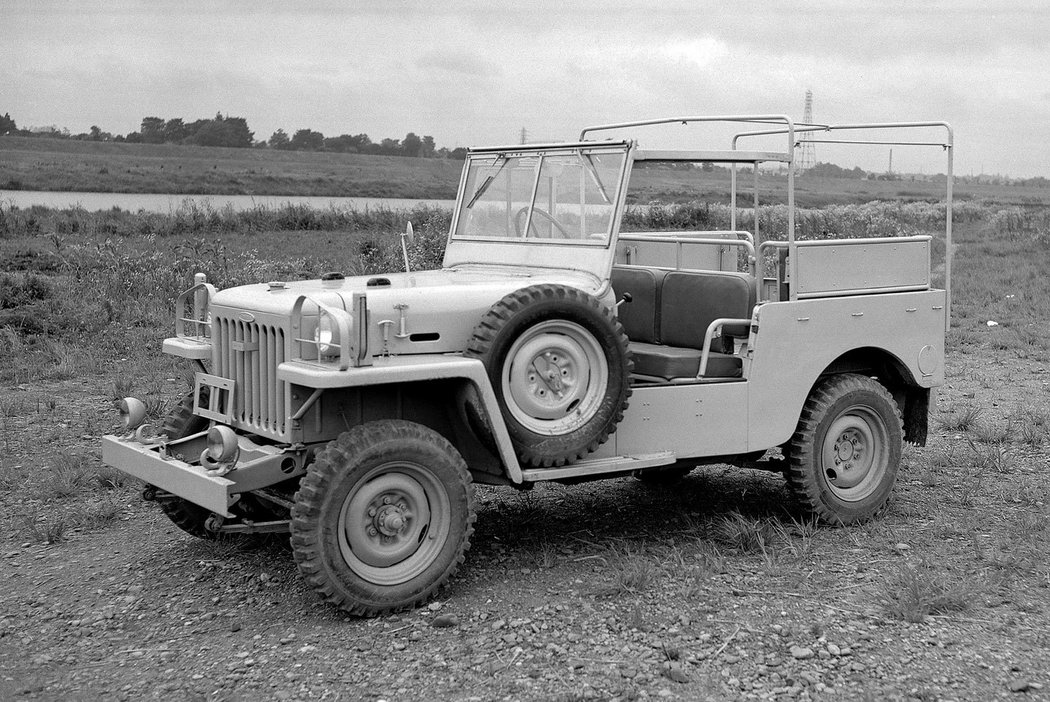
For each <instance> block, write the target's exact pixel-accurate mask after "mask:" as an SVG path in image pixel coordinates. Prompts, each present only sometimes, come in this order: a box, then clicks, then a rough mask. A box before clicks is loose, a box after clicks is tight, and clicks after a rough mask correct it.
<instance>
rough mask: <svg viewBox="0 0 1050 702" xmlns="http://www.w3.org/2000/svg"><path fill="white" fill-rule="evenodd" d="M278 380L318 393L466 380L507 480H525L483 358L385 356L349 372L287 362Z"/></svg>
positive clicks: (328, 366)
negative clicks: (432, 381) (470, 387)
mask: <svg viewBox="0 0 1050 702" xmlns="http://www.w3.org/2000/svg"><path fill="white" fill-rule="evenodd" d="M277 378H278V379H279V380H283V381H286V382H288V383H292V384H294V385H301V386H304V387H308V388H314V389H315V390H318V391H323V390H331V389H336V388H354V387H367V386H374V385H397V384H403V383H414V382H420V381H426V380H444V379H461V380H466V381H467V382H469V383H470V384H471V385H472V386H473V387H474V389H475V391H476V393H477V402H476V403H475V409H476V410H477V411H479V412H480V413H482V417H481V418H482V420H483V422H484V423H485V425H486V428H487V429H489V430H490V431H491V433H492V439H493V441H494V442H495V449H496V453H497V454H498V458H499V459H500V461H501V462H502V463H503V465H504V468H505V470H506V474H507V478H508V479H509V480H510V481H511V482H512V483H515V484H519V483H521V482H523V480H524V478H523V476H522V471H521V465H520V464H519V463H518V459H517V456H516V455H515V453H514V446H513V444H511V441H510V434H509V433H508V432H507V425H506V423H505V422H504V421H503V414H502V412H501V411H500V408H499V402H498V401H497V400H496V393H495V392H494V391H493V389H492V383H491V382H489V376H488V373H487V372H486V371H485V366H484V365H483V364H482V362H481V361H480V360H479V359H476V358H465V357H463V356H459V355H453V354H434V355H413V356H385V357H378V358H375V359H373V364H372V365H371V366H362V367H356V368H354V367H351V368H347V369H346V370H337V369H335V368H334V367H332V366H330V365H322V364H319V363H311V362H309V361H287V362H285V363H282V364H280V365H279V366H278V367H277ZM302 411H303V410H300V412H302Z"/></svg>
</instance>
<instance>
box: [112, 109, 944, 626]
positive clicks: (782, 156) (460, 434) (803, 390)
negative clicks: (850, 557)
mask: <svg viewBox="0 0 1050 702" xmlns="http://www.w3.org/2000/svg"><path fill="white" fill-rule="evenodd" d="M679 123H681V124H697V123H703V124H711V123H719V124H722V125H725V124H728V125H730V127H735V128H736V129H740V130H742V131H739V132H736V133H735V135H734V136H733V137H732V140H731V143H730V148H729V149H725V150H714V151H692V150H675V151H666V150H646V149H644V148H642V146H640V144H639V142H638V141H637V140H635V139H628V138H598V137H599V135H601V136H603V137H604V134H602V133H609V132H613V133H618V134H623V133H625V132H626V133H629V134H631V135H632V136H635V135H637V134H638V131H637V130H639V129H641V128H644V127H651V126H660V125H677V124H679ZM861 129H863V130H866V131H865V132H864V133H865V134H869V133H877V134H883V135H887V136H886V138H885V140H884V141H879V142H878V143H887V144H916V143H919V142H915V141H913V140H903V139H902V138H901V137H900V136H899V135H900V134H901V133H902V130H924V132H923V134H924V135H927V134H929V132H930V131H931V130H936V131H937V133H938V134H941V133H943V134H944V135H945V136H944V137H943V139H941V140H940V141H930V140H929V139H927V140H926V141H925V142H921V143H920V145H925V146H929V145H931V144H933V145H937V146H940V147H943V149H944V150H945V151H946V153H947V156H948V171H947V173H948V178H947V193H946V218H945V219H946V228H945V229H946V230H945V241H946V244H947V247H946V251H947V253H946V254H945V279H946V281H949V280H950V273H951V259H950V252H951V222H952V215H951V206H952V204H951V203H952V192H951V187H952V173H951V163H952V149H953V144H952V131H951V128H950V127H949V126H948V125H947V124H945V123H939V122H938V123H926V122H919V123H900V124H875V125H796V124H795V123H794V122H793V121H792V120H791V119H790V118H788V117H786V116H782V115H773V116H765V115H758V116H740V117H736V116H730V117H675V118H667V119H655V120H646V121H642V122H627V123H620V124H611V125H601V126H597V127H590V128H587V129H584V130H583V132H582V133H581V134H580V138H579V140H578V141H576V142H571V143H558V144H544V145H514V146H505V147H495V148H475V149H471V150H469V152H468V154H467V157H466V161H465V164H464V168H463V173H462V176H461V180H460V186H459V193H458V197H457V201H456V204H455V210H454V212H453V216H452V224H451V228H450V232H449V235H448V241H447V247H446V250H445V254H444V261H443V265H442V267H441V269H440V270H429V271H413V270H408V256H407V249H404V250H405V251H406V254H405V264H406V265H405V267H406V270H405V271H404V272H396V273H388V274H383V275H367V276H357V277H344V276H343V275H341V274H339V273H330V274H325V275H323V276H322V277H321V278H320V279H319V280H302V281H272V282H268V283H261V284H257V285H247V286H242V287H235V288H231V289H227V290H217V289H216V288H215V287H214V286H213V285H211V284H210V283H208V282H207V281H206V280H205V279H204V278H203V276H202V275H200V274H198V276H197V279H196V281H195V284H194V285H193V286H192V287H190V288H189V289H188V290H187V291H186V292H184V293H183V294H182V295H181V296H179V298H178V300H177V302H176V333H175V336H173V337H171V338H169V339H166V340H165V341H164V346H163V348H164V351H165V352H166V353H169V354H173V355H175V356H178V357H182V358H184V359H188V360H189V361H191V362H193V363H195V364H196V365H197V372H196V373H195V376H194V382H193V387H192V390H191V391H189V392H188V393H187V394H186V395H185V397H183V398H182V400H181V402H180V403H179V404H178V405H177V406H176V407H175V409H174V410H173V411H171V412H170V414H169V415H168V416H167V417H166V418H165V419H164V420H163V423H162V424H161V425H160V426H159V427H156V428H153V427H150V426H148V425H146V424H144V423H143V421H144V418H145V414H146V413H145V409H144V406H143V404H142V402H140V401H138V400H135V399H133V398H127V399H125V400H124V401H123V402H122V403H120V406H121V413H122V416H123V423H124V433H123V434H122V435H120V436H116V435H111V436H106V437H104V439H103V457H104V460H105V462H106V463H107V464H109V465H111V466H113V467H115V468H117V469H119V470H121V471H124V472H125V473H128V474H130V475H132V476H134V477H136V478H139V479H140V480H142V481H143V482H145V483H146V488H145V490H144V493H143V494H144V497H145V498H146V499H148V500H153V501H155V502H156V503H157V504H158V505H159V506H160V508H161V509H162V510H163V512H164V513H165V514H166V515H167V516H168V517H169V518H170V519H171V521H172V522H174V524H176V525H177V526H178V527H179V528H181V529H183V530H184V531H186V532H188V533H189V534H192V535H193V536H196V537H200V538H205V539H214V538H219V537H223V536H227V535H230V536H233V535H251V534H265V533H290V543H291V548H292V552H293V554H294V558H295V561H296V563H297V564H298V567H299V570H300V571H301V573H302V575H303V577H304V578H305V579H306V580H307V582H308V583H309V585H310V586H311V587H312V589H314V590H315V591H316V592H317V593H319V594H320V595H321V597H323V598H324V599H325V600H326V601H328V602H329V603H331V604H332V605H334V606H336V607H339V608H341V609H343V610H345V611H347V612H349V613H353V614H357V615H375V614H379V613H384V612H389V611H393V610H398V609H404V608H408V607H413V606H416V605H418V604H420V603H422V602H424V601H426V600H427V599H428V598H430V597H432V596H433V595H434V594H435V593H436V592H437V591H438V589H439V588H440V587H442V585H444V584H445V583H446V582H447V581H448V580H449V578H450V577H451V576H452V575H453V573H454V572H455V571H456V569H457V568H458V566H459V564H460V563H462V562H463V560H464V558H465V555H466V553H467V550H468V548H469V546H470V540H471V536H472V533H473V530H474V520H475V513H474V503H473V492H472V483H482V484H487V485H502V486H508V487H513V488H517V489H522V490H523V489H529V488H531V487H532V486H533V485H534V484H535V483H537V482H539V481H551V480H553V481H561V482H579V481H584V480H594V479H601V478H617V477H623V476H629V475H634V476H636V477H637V478H639V479H641V480H645V481H662V482H666V481H672V480H676V479H679V478H681V477H683V476H684V475H686V474H687V473H688V472H689V471H691V470H692V469H693V468H694V467H696V466H698V465H701V464H709V463H728V464H732V465H738V466H744V467H751V468H763V469H768V470H776V471H780V472H782V473H783V474H784V475H785V477H786V480H787V483H788V485H789V486H790V488H791V489H792V491H793V492H794V493H795V495H796V496H797V498H798V500H799V502H800V504H801V505H802V506H803V507H804V508H805V509H806V510H808V511H810V512H811V513H812V514H813V515H814V516H815V517H816V518H817V519H819V520H820V521H822V522H825V523H829V524H850V523H855V522H858V521H862V520H866V519H870V518H872V517H873V516H875V515H877V514H878V513H879V511H880V510H881V509H883V507H884V506H885V505H886V503H887V500H888V499H889V497H890V494H891V492H892V490H893V487H894V483H895V480H896V477H897V472H898V467H899V464H900V460H901V451H902V445H903V442H904V441H905V440H907V441H911V442H914V443H917V444H923V443H924V442H925V439H926V433H927V415H928V410H929V405H930V399H931V391H932V389H933V388H936V387H937V386H939V385H941V384H942V383H943V382H944V336H945V329H946V328H947V325H948V320H949V298H950V285H949V283H948V282H946V283H945V285H944V288H945V289H943V290H942V289H936V288H934V287H933V285H932V282H931V272H932V270H931V242H932V238H931V237H930V236H898V237H872V238H861V239H835V238H819V239H811V240H804V241H800V240H798V239H797V238H796V235H795V222H794V214H795V206H794V185H795V182H794V179H795V166H796V163H795V158H794V153H795V150H796V148H797V146H798V140H799V139H800V138H802V137H804V136H805V135H806V134H807V133H814V132H819V133H820V134H821V135H822V136H824V135H827V136H826V138H827V140H828V141H837V142H840V143H841V142H845V143H850V142H851V139H850V137H851V135H855V134H857V133H858V132H857V131H856V130H861ZM909 139H910V137H909ZM758 140H775V145H776V146H775V147H774V148H773V149H772V150H767V151H753V150H745V149H743V148H740V147H741V145H742V144H752V143H755V142H756V141H758ZM853 141H855V142H856V143H871V142H870V141H867V140H860V139H859V138H857V139H854V140H853ZM781 145H782V146H781ZM647 163H656V164H660V163H671V164H690V165H689V166H688V167H687V168H686V170H684V171H682V172H685V173H688V172H689V171H688V168H693V167H695V166H696V165H697V164H720V165H722V166H723V167H727V168H729V169H731V173H732V180H731V202H732V217H733V220H732V223H731V226H730V228H729V229H728V230H720V231H673V232H666V231H665V232H648V231H647V232H639V233H621V230H620V224H621V219H622V217H623V215H624V210H625V206H626V200H627V189H628V184H629V180H630V177H631V174H632V172H633V170H634V169H635V167H637V166H640V165H643V166H644V165H645V164H647ZM771 167H775V168H779V169H780V171H779V173H780V175H779V177H778V178H777V181H778V182H780V181H783V182H785V183H786V188H785V190H786V193H785V195H786V202H787V213H788V214H787V226H786V232H785V233H784V238H783V239H782V240H778V239H774V238H771V237H765V239H764V238H763V235H764V234H766V233H765V232H759V231H757V230H758V226H757V224H756V226H754V227H753V228H752V229H753V230H752V231H746V230H743V229H738V227H737V213H738V211H741V210H739V209H738V208H737V197H738V183H737V180H738V179H737V175H738V169H746V171H747V172H750V173H752V174H753V175H754V177H755V188H754V202H753V208H754V210H753V212H755V213H757V212H758V208H759V202H758V196H759V187H758V180H759V175H760V173H763V172H768V171H769V170H771ZM753 219H754V221H755V222H758V221H759V218H758V217H757V216H756V217H754V218H753ZM410 238H411V224H409V228H408V231H406V233H405V234H404V235H403V239H402V245H403V247H404V242H405V241H408V240H410Z"/></svg>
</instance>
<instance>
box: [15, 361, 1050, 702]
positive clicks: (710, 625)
mask: <svg viewBox="0 0 1050 702" xmlns="http://www.w3.org/2000/svg"><path fill="white" fill-rule="evenodd" d="M948 369H949V380H948V385H947V386H946V387H944V388H942V390H941V393H940V402H939V408H938V409H937V410H936V411H935V412H934V413H933V417H934V419H933V421H932V423H931V424H932V436H931V441H930V444H929V446H927V447H926V448H923V449H917V448H911V447H909V448H908V449H907V451H906V454H905V460H904V466H903V467H902V472H901V474H900V479H899V482H898V485H897V489H896V493H895V498H894V500H893V502H892V503H891V506H890V508H889V510H888V511H887V513H886V514H885V515H884V516H883V517H882V518H881V519H879V520H877V521H874V522H871V523H868V524H864V525H861V526H855V527H849V528H839V529H836V528H821V527H814V525H813V524H811V523H810V522H808V521H807V520H806V518H805V515H802V514H800V513H799V512H798V508H797V507H796V506H795V505H794V502H793V500H792V499H791V497H790V495H789V493H788V491H787V490H786V488H785V486H784V481H783V480H782V479H781V477H780V476H778V475H772V474H766V473H758V472H746V471H741V470H739V469H731V468H728V467H723V466H713V467H705V468H701V469H698V470H697V471H695V472H694V473H693V474H692V475H690V476H689V477H687V478H686V479H685V480H684V481H683V482H682V483H680V484H679V485H678V486H676V487H674V488H671V489H667V488H664V489H659V488H651V487H647V486H645V485H643V484H642V483H640V482H638V481H636V480H633V479H617V480H613V481H606V482H598V483H591V484H586V485H578V486H573V487H565V486H539V487H537V488H536V489H535V490H534V491H532V492H526V493H517V492H514V491H512V490H509V489H492V488H479V489H478V491H477V494H478V521H477V529H476V533H475V536H474V540H473V547H472V549H471V551H470V553H469V554H468V558H467V562H466V564H465V565H464V567H463V568H462V569H461V571H460V572H459V574H458V575H457V576H456V577H454V578H453V581H452V583H451V585H450V586H449V587H448V588H447V589H446V590H444V591H442V593H441V594H440V596H439V598H438V599H437V600H436V601H434V602H433V603H431V604H430V605H429V606H428V607H424V608H421V609H418V610H415V611H411V612H407V613H402V614H399V615H395V616H389V617H385V618H378V619H356V618H347V617H346V616H344V615H342V614H340V613H339V612H337V611H335V610H333V609H331V608H330V607H328V606H326V605H324V604H322V603H321V601H320V600H319V598H317V597H316V596H315V595H314V594H313V593H311V592H309V591H308V590H307V589H306V587H305V585H304V582H303V580H302V579H301V578H300V577H299V575H298V573H297V571H296V568H295V565H294V563H293V561H292V558H291V554H290V553H289V552H288V550H287V549H286V547H284V546H282V545H281V544H279V543H270V544H268V545H265V546H262V547H257V548H254V549H249V548H243V547H239V546H237V545H230V544H213V543H206V542H202V541H197V540H194V539H193V538H191V537H189V536H186V535H184V534H183V533H182V532H180V531H178V530H177V529H176V528H175V527H174V526H172V525H171V524H170V523H169V522H168V521H167V520H166V518H165V517H163V515H161V514H160V512H159V510H157V509H156V508H154V507H153V506H152V505H148V504H144V503H142V502H141V501H140V500H139V499H138V495H137V492H136V491H135V490H134V489H132V488H131V487H126V488H124V489H122V490H118V491H116V492H115V493H114V494H115V498H114V499H116V500H117V502H118V507H119V509H117V510H116V511H115V514H114V519H113V520H112V521H111V522H110V523H109V524H107V525H105V526H101V527H91V526H82V527H76V528H72V529H70V530H68V531H67V533H65V534H64V535H63V537H64V538H63V539H62V540H60V542H59V543H54V544H47V543H44V542H43V541H42V540H41V538H39V536H40V535H39V532H38V531H34V530H33V529H32V528H30V526H31V525H29V526H27V524H26V523H25V522H24V519H25V518H23V519H22V521H20V520H19V518H17V515H20V514H23V513H30V514H36V515H37V516H36V517H35V518H36V519H37V520H38V521H40V520H45V519H46V515H40V514H39V513H36V512H32V511H31V509H32V508H33V505H31V504H14V503H13V502H12V500H11V499H10V498H7V497H5V498H3V499H2V500H0V508H2V510H3V511H4V513H5V515H6V517H8V518H7V519H4V520H3V525H4V532H3V535H2V540H0V573H2V578H3V589H2V591H0V699H48V700H51V699H99V698H101V699H127V700H132V699H186V700H197V699H199V700H213V699H214V700H238V699H282V700H283V699H294V700H299V699H303V700H309V699H331V700H339V699H342V700H357V699H363V700H380V699H382V700H422V699H428V700H429V699H451V700H503V699H507V700H517V699H522V700H530V699H559V700H580V699H602V700H614V699H619V700H635V699H645V698H654V697H655V698H666V699H689V700H705V699H710V700H723V699H748V700H750V699H763V700H764V699H770V700H773V699H775V700H806V699H811V700H854V699H857V700H995V699H1012V700H1020V699H1025V700H1035V699H1048V698H1050V664H1048V662H1047V651H1048V650H1050V566H1048V560H1050V559H1048V558H1047V549H1048V545H1050V527H1048V524H1050V476H1048V459H1047V456H1048V452H1047V443H1048V440H1047V437H1046V426H1045V424H1040V421H1045V420H1046V417H1047V413H1048V412H1050V373H1048V372H1047V367H1046V364H1045V363H1043V362H1042V361H1040V360H1033V359H1030V358H1024V357H1020V356H1019V355H1018V354H1011V353H1007V352H999V353H995V354H993V353H992V352H990V351H981V352H974V353H970V354H963V353H959V352H953V353H952V354H950V358H949V360H948ZM3 393H4V394H5V395H6V396H7V397H8V398H22V399H24V400H25V402H22V403H21V404H18V405H17V407H19V408H22V411H20V412H11V413H8V414H10V415H13V416H7V417H5V423H4V424H3V426H2V428H3V430H4V433H5V436H4V437H3V439H2V440H0V441H2V442H3V443H4V444H5V446H4V448H5V452H6V455H7V459H6V460H7V463H6V465H7V466H8V468H9V469H12V470H13V469H19V470H24V469H25V467H32V466H34V465H40V464H42V463H46V462H48V461H53V460H54V459H55V456H56V455H59V454H62V453H68V452H71V451H73V452H76V451H81V452H85V453H86V454H88V455H89V456H91V457H92V458H91V460H94V461H95V462H96V464H97V461H98V459H97V454H98V441H99V437H100V435H101V434H102V433H105V432H106V431H108V430H111V429H112V427H113V419H111V417H112V415H111V414H110V413H111V412H112V409H111V399H110V391H109V389H108V387H106V386H105V382H104V381H103V380H102V379H99V380H98V381H97V382H94V381H64V382H56V383H53V384H51V385H46V386H45V385H33V386H29V385H19V386H9V387H5V388H3ZM34 398H35V399H34ZM41 398H44V399H41ZM12 401H13V400H12ZM42 402H43V405H42V404H41V403H42ZM34 403H35V404H34ZM12 406H14V405H12ZM34 406H35V408H36V410H35V411H34V410H33V409H32V408H33V407H34ZM975 409H979V410H980V412H979V413H978V414H976V415H973V416H970V417H969V418H967V416H966V414H965V413H966V412H967V411H969V410H975ZM1040 417H1041V418H1042V419H1041V420H1040ZM1025 426H1027V427H1029V429H1024V428H1023V427H1025ZM1033 426H1034V427H1035V428H1036V430H1037V431H1035V432H1034V433H1033V430H1032V429H1031V427H1033ZM8 474H9V476H10V474H12V471H11V470H9V471H8ZM45 507H47V508H48V509H59V508H60V505H58V503H57V502H56V504H55V505H52V506H48V505H45ZM27 510H30V511H29V512H27ZM34 534H35V536H34ZM908 619H913V620H915V621H908Z"/></svg>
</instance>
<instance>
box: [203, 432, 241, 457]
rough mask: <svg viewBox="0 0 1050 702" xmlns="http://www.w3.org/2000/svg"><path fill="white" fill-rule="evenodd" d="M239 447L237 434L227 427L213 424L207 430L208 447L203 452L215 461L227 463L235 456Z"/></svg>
mask: <svg viewBox="0 0 1050 702" xmlns="http://www.w3.org/2000/svg"><path fill="white" fill-rule="evenodd" d="M239 452H240V447H239V446H238V445H237V434H236V433H235V432H234V431H233V429H230V428H229V427H224V426H214V427H212V428H211V429H209V430H208V448H207V450H205V452H204V453H205V454H206V455H207V456H208V458H209V459H211V460H212V461H213V462H215V463H229V462H230V461H233V460H235V459H236V458H237V454H238V453H239Z"/></svg>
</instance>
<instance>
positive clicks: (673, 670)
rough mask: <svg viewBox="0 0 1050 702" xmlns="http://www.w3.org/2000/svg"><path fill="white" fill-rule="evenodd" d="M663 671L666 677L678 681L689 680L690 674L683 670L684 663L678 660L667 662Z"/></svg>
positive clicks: (685, 681) (684, 681)
mask: <svg viewBox="0 0 1050 702" xmlns="http://www.w3.org/2000/svg"><path fill="white" fill-rule="evenodd" d="M663 672H664V676H665V677H667V678H669V679H671V680H673V681H674V682H676V683H687V682H689V676H688V675H687V674H686V672H685V671H684V670H682V664H681V663H679V662H677V661H671V662H669V663H665V664H664V671H663Z"/></svg>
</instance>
